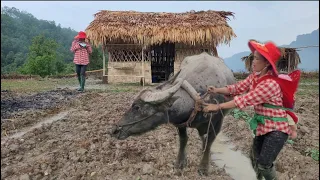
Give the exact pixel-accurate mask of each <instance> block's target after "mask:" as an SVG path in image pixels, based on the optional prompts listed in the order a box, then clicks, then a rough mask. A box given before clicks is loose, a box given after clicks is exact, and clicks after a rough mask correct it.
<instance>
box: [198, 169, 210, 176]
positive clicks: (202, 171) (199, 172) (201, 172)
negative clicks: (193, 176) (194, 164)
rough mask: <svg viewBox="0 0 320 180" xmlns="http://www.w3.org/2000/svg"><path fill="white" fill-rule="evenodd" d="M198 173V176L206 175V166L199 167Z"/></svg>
mask: <svg viewBox="0 0 320 180" xmlns="http://www.w3.org/2000/svg"><path fill="white" fill-rule="evenodd" d="M198 174H199V175H200V176H208V169H206V168H199V169H198Z"/></svg>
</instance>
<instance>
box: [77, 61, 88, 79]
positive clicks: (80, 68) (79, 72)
mask: <svg viewBox="0 0 320 180" xmlns="http://www.w3.org/2000/svg"><path fill="white" fill-rule="evenodd" d="M86 68H87V65H79V64H76V72H77V76H78V77H80V75H82V76H85V73H86Z"/></svg>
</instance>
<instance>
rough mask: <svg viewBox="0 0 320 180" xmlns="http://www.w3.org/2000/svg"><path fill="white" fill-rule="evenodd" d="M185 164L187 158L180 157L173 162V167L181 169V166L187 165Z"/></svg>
mask: <svg viewBox="0 0 320 180" xmlns="http://www.w3.org/2000/svg"><path fill="white" fill-rule="evenodd" d="M187 164H188V162H187V158H180V159H178V160H177V162H176V163H175V168H176V169H183V168H185V167H186V166H187Z"/></svg>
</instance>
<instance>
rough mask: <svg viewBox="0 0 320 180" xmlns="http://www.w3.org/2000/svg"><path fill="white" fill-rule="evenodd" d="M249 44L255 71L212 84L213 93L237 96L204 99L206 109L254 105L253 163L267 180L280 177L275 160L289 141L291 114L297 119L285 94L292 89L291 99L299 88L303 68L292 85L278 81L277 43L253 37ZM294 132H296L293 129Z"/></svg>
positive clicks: (258, 172)
mask: <svg viewBox="0 0 320 180" xmlns="http://www.w3.org/2000/svg"><path fill="white" fill-rule="evenodd" d="M248 45H249V48H250V50H251V51H252V53H253V54H254V59H253V63H252V70H253V73H252V74H250V75H249V76H248V77H247V78H246V79H245V80H243V81H240V82H238V83H237V84H234V85H228V86H226V87H222V88H215V87H212V86H209V87H208V92H209V93H220V94H225V95H232V96H234V99H233V100H231V101H229V102H225V103H222V104H206V103H204V104H203V105H204V106H203V111H204V112H211V111H218V110H220V109H231V108H235V107H237V108H239V109H243V108H245V107H247V106H254V110H255V115H254V117H253V118H252V120H251V121H250V128H251V129H252V130H253V132H254V133H255V138H254V140H253V146H252V153H251V161H252V165H253V168H254V170H255V171H256V173H257V178H258V179H262V177H264V178H265V179H266V180H275V179H277V178H276V170H275V166H274V164H273V163H274V161H275V160H276V158H277V156H278V154H279V153H280V151H281V149H282V148H283V146H284V144H285V143H286V141H287V139H288V135H289V134H291V128H290V126H289V123H288V118H287V116H288V115H291V117H292V118H293V119H294V120H295V121H296V122H297V116H295V115H294V114H293V113H292V112H289V113H290V114H288V111H286V110H287V109H288V108H284V104H286V102H287V101H284V100H283V97H284V96H285V95H288V94H290V93H291V95H289V99H290V97H292V96H293V95H292V94H293V93H292V92H295V91H296V89H297V84H298V81H299V80H300V73H299V72H300V71H299V72H298V75H297V78H295V79H297V80H295V81H292V82H290V83H292V84H294V85H292V88H291V87H288V83H287V84H285V86H283V85H282V84H281V83H280V82H281V81H278V79H279V78H278V71H277V69H276V62H277V61H278V60H279V59H280V57H281V53H280V50H279V49H278V48H277V46H276V45H275V44H273V43H272V42H268V43H266V44H260V43H258V42H256V41H249V43H248ZM266 77H270V78H266ZM282 81H283V80H282ZM290 83H289V85H290ZM283 87H286V88H283ZM283 89H284V90H286V91H284V90H283ZM288 89H289V90H288ZM292 89H294V91H292ZM289 91H290V92H289ZM241 94H244V95H241ZM285 97H288V96H285ZM291 99H292V98H291ZM290 102H292V101H290ZM289 104H290V103H289ZM291 104H292V103H291ZM292 106H293V105H292ZM292 109H293V107H291V106H290V110H292ZM290 125H291V124H290ZM293 136H296V134H294V133H293Z"/></svg>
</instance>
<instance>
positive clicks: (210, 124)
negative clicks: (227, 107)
mask: <svg viewBox="0 0 320 180" xmlns="http://www.w3.org/2000/svg"><path fill="white" fill-rule="evenodd" d="M214 100H215V101H216V104H217V105H218V106H219V110H220V112H221V114H222V119H223V118H224V117H225V116H224V114H223V111H222V109H221V108H220V104H219V101H218V100H217V99H215V98H214ZM215 114H218V112H216V113H215ZM215 114H213V112H211V113H210V119H209V123H208V127H207V138H206V143H205V145H204V148H203V151H202V153H204V152H205V151H206V149H207V146H208V138H209V127H210V126H212V130H213V133H214V135H215V136H216V137H217V134H216V131H215V129H214V126H213V124H212V115H215ZM206 116H207V114H204V117H206Z"/></svg>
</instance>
